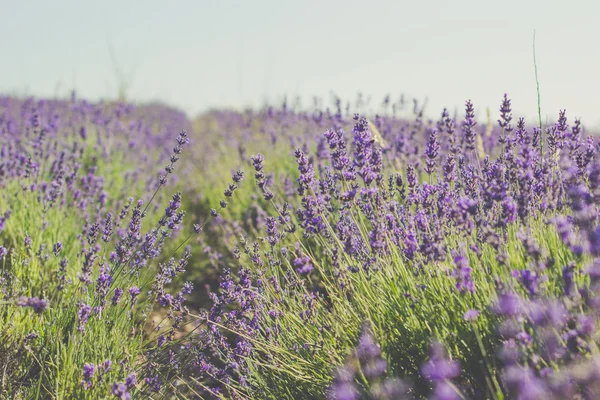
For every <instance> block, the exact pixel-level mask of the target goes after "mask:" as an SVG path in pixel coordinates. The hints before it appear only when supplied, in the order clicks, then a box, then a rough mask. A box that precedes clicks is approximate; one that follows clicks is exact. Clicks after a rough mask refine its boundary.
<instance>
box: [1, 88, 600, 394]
mask: <svg viewBox="0 0 600 400" xmlns="http://www.w3.org/2000/svg"><path fill="white" fill-rule="evenodd" d="M0 105H1V107H0V110H1V112H0V144H1V145H2V149H1V151H2V160H1V161H0V187H1V188H2V197H1V198H0V246H1V247H0V258H1V261H0V263H1V265H2V268H3V269H2V271H3V275H2V278H1V279H2V280H1V281H0V282H1V283H0V288H1V292H0V293H1V294H0V296H1V297H0V302H1V306H0V307H1V308H0V316H1V317H0V332H1V335H2V337H3V341H2V345H1V347H0V361H1V364H2V365H4V366H5V367H4V371H5V372H3V373H4V375H3V376H4V378H3V379H2V380H1V382H2V391H3V392H6V393H9V396H12V397H23V398H37V397H42V398H46V397H78V398H79V397H88V398H97V397H103V396H104V397H106V396H113V397H117V398H138V397H139V398H149V397H156V398H159V397H174V398H182V397H186V398H187V397H189V398H233V399H246V398H252V399H254V398H257V399H262V398H264V399H284V398H290V399H300V398H307V399H314V398H329V399H338V400H346V399H363V398H364V399H396V398H431V399H470V398H472V399H480V398H482V399H483V398H491V399H509V398H514V399H539V398H550V399H552V398H556V399H563V398H589V399H593V398H597V397H598V396H599V395H600V386H599V385H598V383H597V382H598V377H599V376H600V375H599V373H600V371H599V370H598V365H600V364H599V359H598V358H597V357H598V356H597V351H598V350H597V349H598V347H597V344H598V342H599V339H598V312H597V309H598V305H597V302H598V298H599V297H598V291H599V290H600V286H599V285H600V223H599V221H598V216H599V208H598V206H599V205H600V200H599V198H600V197H599V196H600V160H599V159H598V156H597V151H598V141H597V140H596V138H595V137H593V136H590V135H589V134H588V133H586V132H585V130H584V127H583V125H582V124H581V122H580V121H579V120H577V119H575V120H573V121H572V122H571V121H569V120H568V119H567V114H566V112H565V111H562V110H561V111H560V112H559V114H558V119H557V121H556V122H555V123H552V124H550V125H548V126H546V127H544V132H543V134H542V132H541V131H540V129H539V127H533V128H530V127H528V126H527V125H526V123H525V120H524V119H520V118H519V119H517V118H514V119H513V116H512V108H511V107H512V106H511V101H510V100H509V98H508V96H506V95H505V96H504V98H503V99H502V100H501V102H500V107H499V117H498V120H497V122H492V121H491V118H488V120H487V121H482V120H477V118H476V116H477V115H478V114H480V110H477V109H476V105H475V104H473V103H472V102H470V101H467V102H466V104H465V110H464V112H463V113H462V114H455V115H453V116H452V115H451V113H450V112H448V111H447V110H443V112H442V113H441V114H440V116H439V118H437V119H436V120H428V119H426V117H425V115H424V111H423V109H422V108H421V107H420V105H419V104H418V103H417V102H415V103H413V104H412V107H410V104H408V103H407V102H406V101H405V100H404V99H403V98H402V99H400V101H398V102H393V101H392V100H390V98H389V97H388V98H386V99H385V100H384V102H383V104H382V105H381V109H380V111H379V112H378V113H377V114H378V115H374V114H373V113H369V112H365V108H366V107H365V106H366V105H365V104H361V103H360V102H359V103H358V104H356V105H350V104H348V105H345V106H344V105H342V102H341V101H340V100H337V101H336V102H335V103H334V106H333V107H332V108H331V109H325V110H323V109H321V108H320V107H316V108H314V109H313V110H310V111H306V110H302V109H300V108H299V107H297V106H290V105H289V104H287V103H284V104H283V105H282V106H281V107H279V108H273V107H269V108H265V109H264V110H262V111H258V112H252V111H248V112H245V113H234V112H220V111H214V112H211V113H208V114H206V115H203V116H201V117H200V118H198V119H197V120H196V121H193V122H189V121H187V120H186V119H185V117H184V116H182V115H181V114H180V113H178V112H176V111H174V110H171V109H168V108H165V107H161V106H157V105H153V106H145V107H132V106H127V105H122V104H88V103H86V102H84V101H80V100H77V99H75V98H74V99H72V100H71V101H68V102H52V101H48V102H46V101H36V100H27V101H19V100H15V99H11V98H4V99H2V101H1V102H0ZM351 109H352V110H357V111H363V115H358V114H356V115H354V114H351V113H350V110H351ZM181 129H185V130H186V131H187V132H188V133H187V134H186V133H179V132H180V130H181ZM188 138H191V143H189V144H188ZM171 143H172V144H171ZM186 146H188V147H189V148H188V149H186ZM542 146H543V148H544V151H543V152H542V150H541V149H542ZM232 149H234V150H235V151H233V152H232ZM186 151H187V154H188V155H187V156H185V157H184V158H183V159H180V158H181V153H182V152H183V153H184V154H186V153H185V152H186ZM157 163H158V164H157ZM165 165H166V167H165ZM157 166H159V167H157ZM160 166H162V167H160ZM238 168H241V169H242V170H245V172H246V175H249V177H250V179H249V180H250V181H253V183H255V185H248V184H246V185H242V179H243V177H244V173H243V171H242V170H238ZM158 169H160V171H157V170H158ZM155 172H158V174H159V176H158V177H157V174H156V173H155ZM175 174H177V175H175ZM169 191H170V192H171V195H170V196H169V195H166V194H164V193H165V192H167V193H168V192H169ZM167 196H169V197H167ZM138 199H139V200H138ZM183 209H186V210H189V211H190V212H189V213H188V214H191V215H188V216H185V218H184V213H183V211H182V210H183ZM208 222H210V223H208ZM186 280H191V281H193V282H186ZM205 288H208V294H207V295H206V296H205V293H207V292H206V291H205ZM188 303H189V304H194V305H195V306H194V307H188V306H186V304H188ZM197 305H202V306H203V307H202V308H199V309H198V307H197Z"/></svg>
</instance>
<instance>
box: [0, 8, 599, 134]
mask: <svg viewBox="0 0 600 400" xmlns="http://www.w3.org/2000/svg"><path fill="white" fill-rule="evenodd" d="M599 15H600V2H597V1H593V0H587V1H577V0H573V1H569V2H566V1H554V0H546V1H527V0H520V1H515V0H503V1H486V0H477V1H473V0H455V1H434V0H430V1H400V0H397V1H391V0H388V1H383V0H370V1H353V0H346V1H327V0H320V1H316V0H304V1H266V0H252V1H227V0H221V1H209V0H196V1H183V0H181V1H155V0H146V1H115V0H104V1H95V2H92V1H69V0H54V1H45V0H29V1H22V0H10V1H9V0H0V93H1V94H15V95H20V96H23V95H33V96H38V97H67V96H69V95H70V93H71V90H72V89H75V90H76V92H77V93H78V96H80V97H85V98H88V99H91V100H98V99H110V98H115V97H116V96H117V94H118V88H119V85H120V84H119V82H125V83H127V88H128V90H127V96H128V98H130V99H132V100H134V101H139V102H144V101H152V100H160V101H163V102H166V103H168V104H171V105H174V106H176V107H179V108H181V109H183V110H185V111H186V112H187V113H188V115H190V116H194V115H196V114H198V113H200V112H202V111H205V110H207V109H210V108H220V107H227V108H240V109H241V108H243V107H259V106H261V105H262V104H264V103H265V102H269V103H279V102H281V100H282V99H283V97H284V96H288V97H289V98H292V97H295V96H300V97H301V98H302V99H304V104H306V105H309V104H310V103H311V99H312V98H313V96H317V97H320V98H323V99H324V101H325V102H326V103H327V102H328V101H329V99H330V98H331V93H335V94H337V95H338V96H340V97H342V98H343V99H351V100H353V99H355V98H356V95H357V93H359V92H361V93H363V94H364V95H365V96H371V97H372V99H373V102H374V103H377V104H378V103H379V102H380V101H381V99H383V97H384V95H386V94H390V95H392V98H399V96H400V95H401V94H405V95H406V96H408V97H414V98H418V99H421V100H424V99H425V98H427V100H428V102H427V104H428V105H427V110H426V112H427V114H428V115H429V116H431V117H437V116H438V115H439V113H440V112H441V111H442V109H443V108H444V107H448V108H449V109H451V110H454V109H459V110H461V109H462V108H463V105H464V102H465V101H466V100H467V99H472V100H473V102H474V103H475V107H476V111H477V113H478V115H479V116H481V117H482V118H485V110H486V108H487V107H490V108H491V110H492V112H493V113H494V114H493V115H494V116H496V115H497V114H498V112H497V110H498V108H499V106H500V102H501V99H502V96H503V94H504V93H508V95H509V97H510V98H511V99H512V104H513V109H514V110H515V114H516V115H517V116H525V117H527V119H528V120H533V119H534V118H537V93H536V81H535V74H534V63H533V48H532V44H533V32H534V30H535V32H536V56H537V66H538V75H539V82H540V94H541V108H542V115H543V119H544V120H553V119H555V118H556V116H557V115H558V111H559V110H560V109H566V110H567V116H568V117H569V118H570V120H571V121H572V119H573V118H575V117H580V118H582V121H583V123H584V125H586V126H593V127H600V100H599V99H600V97H599V96H600V51H598V48H599V45H600V24H599V23H598V21H597V18H598V16H599ZM117 71H118V72H117Z"/></svg>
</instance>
